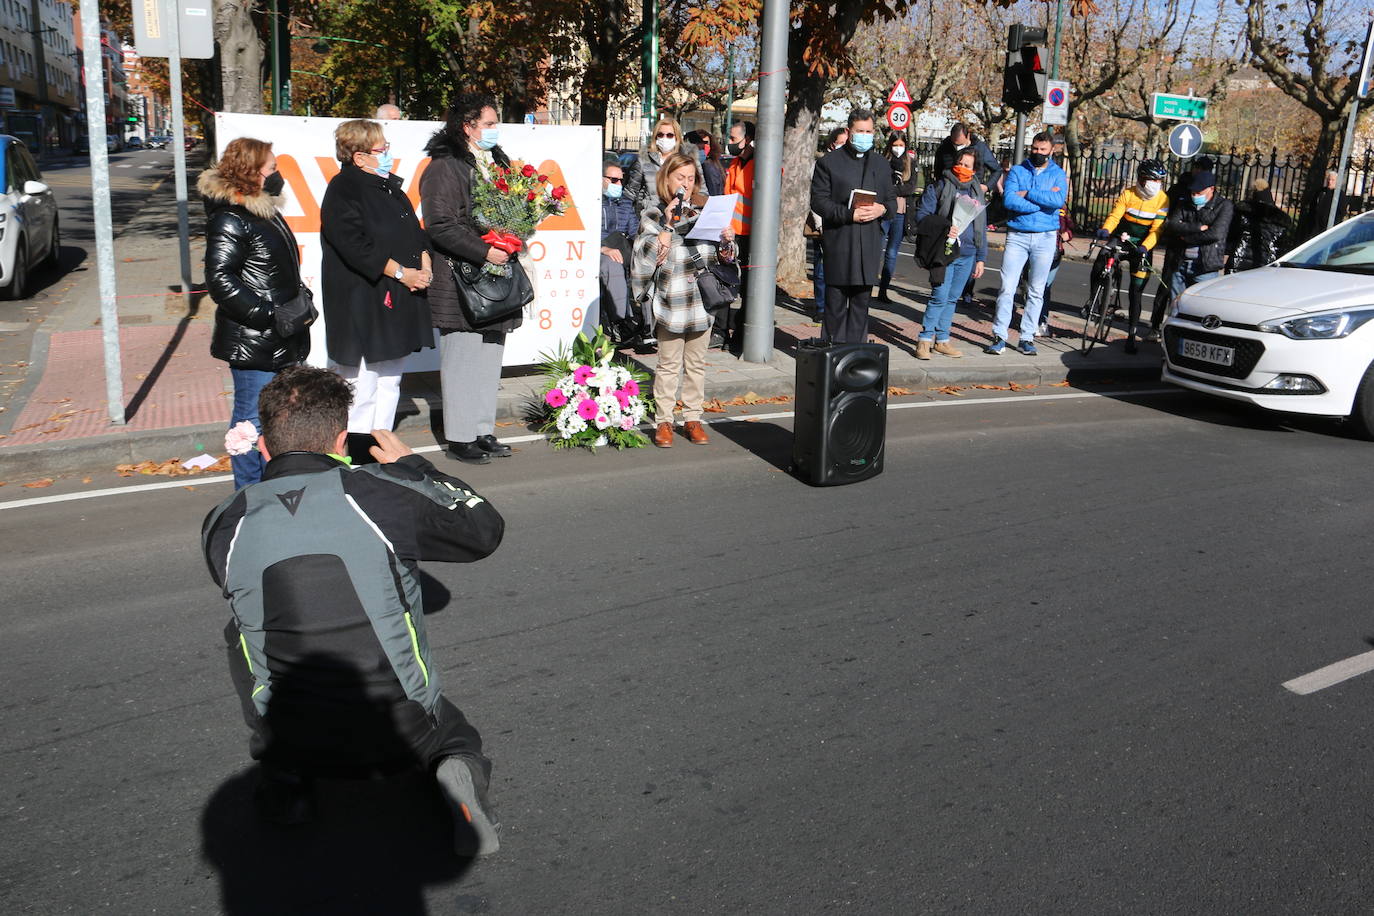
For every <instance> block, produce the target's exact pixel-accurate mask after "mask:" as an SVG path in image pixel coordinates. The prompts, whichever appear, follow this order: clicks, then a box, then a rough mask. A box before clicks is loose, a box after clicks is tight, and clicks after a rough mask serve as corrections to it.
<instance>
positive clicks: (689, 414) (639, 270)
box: [630, 152, 735, 448]
mask: <svg viewBox="0 0 1374 916" xmlns="http://www.w3.org/2000/svg"><path fill="white" fill-rule="evenodd" d="M697 169H698V166H697V157H696V154H695V152H691V153H686V152H677V153H674V154H673V155H671V156H669V157H668V158H667V160H666V161H665V162H664V163H663V167H662V168H660V169H659V170H658V177H657V178H656V180H655V189H656V191H657V197H658V201H657V204H656V205H646V206H645V208H644V211H643V213H642V214H641V217H640V225H639V236H638V238H636V239H635V247H634V258H633V261H632V263H631V267H630V285H631V289H632V290H633V291H634V298H635V301H636V302H646V304H647V305H648V312H649V314H650V315H651V316H652V318H653V322H654V329H655V330H654V332H655V335H656V336H657V337H658V366H657V368H656V369H655V370H654V405H655V417H654V422H655V423H656V428H655V430H654V445H657V446H658V447H659V448H670V447H672V444H673V413H674V405H675V404H676V402H677V400H678V393H679V377H681V395H682V416H683V420H684V421H685V426H684V432H685V433H686V435H687V439H688V441H689V442H692V443H694V444H696V445H702V444H704V443H706V442H707V441H708V439H709V437H708V436H707V435H706V429H705V427H703V426H702V425H701V411H702V403H703V401H704V400H705V396H706V393H705V382H706V344H707V342H708V339H709V338H710V335H711V316H710V314H708V313H707V311H706V309H705V308H704V307H703V305H702V302H701V291H700V289H699V288H698V286H697V275H698V274H700V273H702V272H703V271H705V270H707V269H709V268H710V267H711V266H712V265H713V264H716V263H718V262H726V263H730V262H733V261H734V259H735V245H734V241H735V235H734V233H733V232H731V231H730V229H729V227H726V229H725V230H724V231H723V232H721V235H720V241H719V242H709V241H701V240H696V239H689V238H687V234H688V232H690V231H691V228H692V226H693V225H694V224H695V223H696V218H697V212H696V211H695V210H693V209H692V208H691V205H690V203H689V202H690V201H691V200H692V197H693V194H695V193H696V189H697V174H698V171H697Z"/></svg>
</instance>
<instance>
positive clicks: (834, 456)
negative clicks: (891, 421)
mask: <svg viewBox="0 0 1374 916" xmlns="http://www.w3.org/2000/svg"><path fill="white" fill-rule="evenodd" d="M885 421H886V417H885V415H884V413H883V408H882V407H881V406H880V405H879V404H878V402H877V401H875V400H873V399H872V398H870V397H864V396H862V395H846V396H843V397H841V398H840V399H839V401H838V402H837V403H836V404H835V406H834V408H833V410H832V412H831V414H830V430H829V433H830V436H829V439H830V449H831V451H830V455H829V456H828V457H829V458H830V462H831V464H832V465H833V466H834V467H835V469H836V470H838V471H839V472H840V473H841V474H864V473H867V472H868V471H869V469H870V468H871V467H872V464H873V462H874V461H876V460H877V459H878V456H879V455H881V454H882V450H883V432H884V426H885Z"/></svg>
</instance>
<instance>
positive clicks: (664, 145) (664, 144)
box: [654, 137, 677, 153]
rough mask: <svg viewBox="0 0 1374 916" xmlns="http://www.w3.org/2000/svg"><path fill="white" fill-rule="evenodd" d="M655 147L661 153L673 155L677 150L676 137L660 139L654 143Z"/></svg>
mask: <svg viewBox="0 0 1374 916" xmlns="http://www.w3.org/2000/svg"><path fill="white" fill-rule="evenodd" d="M654 146H656V147H658V151H659V152H660V153H671V152H672V151H673V150H675V149H677V138H676V137H659V138H658V139H657V140H655V141H654Z"/></svg>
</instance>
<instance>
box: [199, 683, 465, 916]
mask: <svg viewBox="0 0 1374 916" xmlns="http://www.w3.org/2000/svg"><path fill="white" fill-rule="evenodd" d="M322 661H323V662H325V663H328V662H331V661H332V660H326V659H322V658H321V657H317V658H314V659H304V660H303V661H302V664H303V665H309V664H311V663H317V664H318V663H320V662H322ZM331 667H333V666H332V665H331ZM333 670H336V671H337V670H338V669H337V668H333ZM342 677H343V678H344V679H346V680H347V683H345V684H340V685H339V686H340V688H341V689H342V690H343V692H344V693H346V694H348V697H347V700H348V702H347V703H346V704H340V705H341V706H342V705H346V706H347V713H346V714H345V715H340V716H339V717H338V718H337V719H335V720H333V721H330V720H331V719H333V717H332V716H320V715H318V714H317V713H316V712H314V711H313V710H312V711H311V713H310V714H309V715H308V716H307V715H306V714H304V708H303V707H302V708H293V706H292V704H291V703H290V702H289V701H282V702H278V700H279V698H281V697H289V696H290V695H291V688H290V685H289V684H279V683H276V682H274V684H273V689H274V694H273V701H272V704H270V705H269V708H268V711H267V716H266V721H267V723H268V728H267V730H266V732H265V733H268V734H270V733H272V732H273V731H274V730H275V731H276V732H277V733H287V732H288V731H289V730H291V729H293V728H295V729H301V728H302V727H303V729H304V732H305V735H304V738H303V741H304V742H305V743H306V744H303V745H302V746H306V745H307V744H308V746H311V747H313V748H316V749H319V748H323V749H324V750H323V751H322V752H321V753H322V756H324V757H325V758H329V757H337V758H339V759H342V758H343V757H344V755H343V754H342V753H339V754H335V753H334V752H331V751H329V750H328V748H329V746H330V745H331V744H336V745H338V746H339V747H348V746H353V745H357V746H361V747H364V748H368V749H370V750H371V751H372V752H373V753H375V755H376V758H377V759H376V760H371V761H361V762H352V763H350V764H348V765H345V766H322V765H312V766H309V767H306V768H304V772H307V773H309V774H311V779H310V783H311V789H312V791H310V792H309V793H307V796H306V797H308V798H309V799H310V801H311V802H312V804H311V805H310V806H309V809H310V811H311V814H312V816H311V817H310V818H309V819H308V820H307V821H306V822H305V823H301V824H294V825H291V826H282V825H279V824H276V823H272V822H269V821H267V820H264V819H263V818H262V817H261V815H260V814H259V810H258V805H257V803H256V799H255V798H254V791H255V789H256V788H257V786H258V782H259V775H260V773H259V767H258V766H252V767H249V768H248V769H245V770H244V771H242V772H240V773H238V774H236V775H234V776H232V777H231V778H229V779H228V780H226V781H225V782H224V783H223V784H222V785H220V786H219V788H218V789H216V790H215V792H214V794H213V795H212V796H211V797H210V800H209V802H208V803H207V804H206V807H205V811H204V813H203V814H202V817H201V855H202V857H203V858H204V860H205V861H207V862H209V863H210V864H211V865H212V866H213V867H214V868H215V870H216V872H217V873H218V876H219V882H220V908H221V911H222V912H224V913H229V914H243V916H249V914H252V916H265V914H278V913H279V914H283V916H284V914H293V916H294V914H314V913H318V914H330V916H340V914H355V913H356V914H376V913H386V914H396V916H423V914H425V913H426V912H427V910H426V907H425V902H424V889H425V888H426V887H429V886H433V885H439V884H446V883H449V882H452V881H455V880H457V879H458V878H460V877H462V875H463V874H464V872H466V870H467V869H468V867H469V866H470V864H471V861H472V860H471V859H466V858H461V857H459V856H458V855H457V854H456V853H455V852H454V829H455V828H454V824H453V820H452V818H451V816H450V814H449V812H448V810H447V804H446V802H445V800H444V797H443V795H442V794H441V792H440V790H439V788H438V786H437V785H436V784H435V782H434V778H433V776H432V775H431V774H430V773H429V772H428V771H427V770H426V769H424V768H423V767H422V766H421V764H420V762H419V760H418V759H417V758H416V757H415V756H414V754H413V753H410V752H409V748H408V746H407V745H406V743H405V741H404V740H403V739H402V738H401V737H400V734H399V729H398V728H397V727H396V725H395V724H394V720H393V717H392V715H391V714H390V713H389V712H388V707H387V706H386V705H384V704H381V703H372V702H370V701H369V700H368V699H367V697H366V691H365V690H364V688H363V682H362V678H360V677H358V676H356V675H355V674H354V673H353V672H349V671H345V672H343V673H342ZM307 722H308V724H307ZM273 746H275V745H270V744H269V747H273ZM364 753H367V752H366V751H364Z"/></svg>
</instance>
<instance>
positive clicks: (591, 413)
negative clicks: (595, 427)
mask: <svg viewBox="0 0 1374 916" xmlns="http://www.w3.org/2000/svg"><path fill="white" fill-rule="evenodd" d="M596 412H597V411H596V401H593V400H592V399H591V398H583V399H582V403H580V404H578V405H577V415H578V416H579V417H581V418H582V419H584V420H594V419H596Z"/></svg>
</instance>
